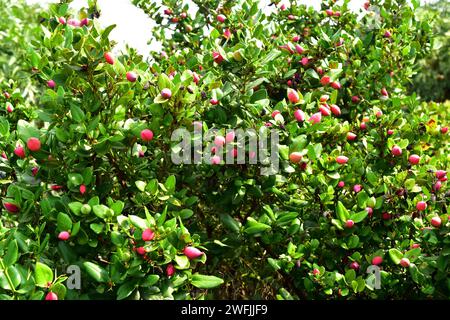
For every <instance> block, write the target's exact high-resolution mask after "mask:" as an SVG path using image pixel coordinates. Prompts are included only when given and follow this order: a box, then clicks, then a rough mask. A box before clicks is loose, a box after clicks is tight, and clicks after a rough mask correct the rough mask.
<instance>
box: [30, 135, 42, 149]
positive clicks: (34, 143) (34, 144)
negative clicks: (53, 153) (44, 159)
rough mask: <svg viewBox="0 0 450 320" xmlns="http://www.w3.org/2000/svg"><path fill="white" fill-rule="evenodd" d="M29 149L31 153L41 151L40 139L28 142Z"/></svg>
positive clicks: (33, 138) (31, 139) (32, 138)
mask: <svg viewBox="0 0 450 320" xmlns="http://www.w3.org/2000/svg"><path fill="white" fill-rule="evenodd" d="M27 147H28V149H29V150H30V151H35V152H36V151H39V150H41V141H40V140H39V139H38V138H35V137H31V138H30V139H28V141H27Z"/></svg>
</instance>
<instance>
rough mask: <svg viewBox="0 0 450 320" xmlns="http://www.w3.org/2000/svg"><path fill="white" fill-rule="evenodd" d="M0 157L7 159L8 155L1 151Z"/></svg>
mask: <svg viewBox="0 0 450 320" xmlns="http://www.w3.org/2000/svg"><path fill="white" fill-rule="evenodd" d="M2 158H3V159H5V160H8V156H7V155H6V153H4V152H2Z"/></svg>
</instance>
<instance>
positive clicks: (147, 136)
mask: <svg viewBox="0 0 450 320" xmlns="http://www.w3.org/2000/svg"><path fill="white" fill-rule="evenodd" d="M141 139H142V140H144V141H152V139H153V132H152V130H149V129H144V130H142V131H141Z"/></svg>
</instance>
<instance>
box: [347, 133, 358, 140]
mask: <svg viewBox="0 0 450 320" xmlns="http://www.w3.org/2000/svg"><path fill="white" fill-rule="evenodd" d="M356 137H357V136H356V134H354V133H353V132H347V140H348V141H353V140H355V139H356Z"/></svg>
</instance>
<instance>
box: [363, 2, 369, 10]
mask: <svg viewBox="0 0 450 320" xmlns="http://www.w3.org/2000/svg"><path fill="white" fill-rule="evenodd" d="M369 7H370V1H366V2H364V9H366V10H368V9H369Z"/></svg>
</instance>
